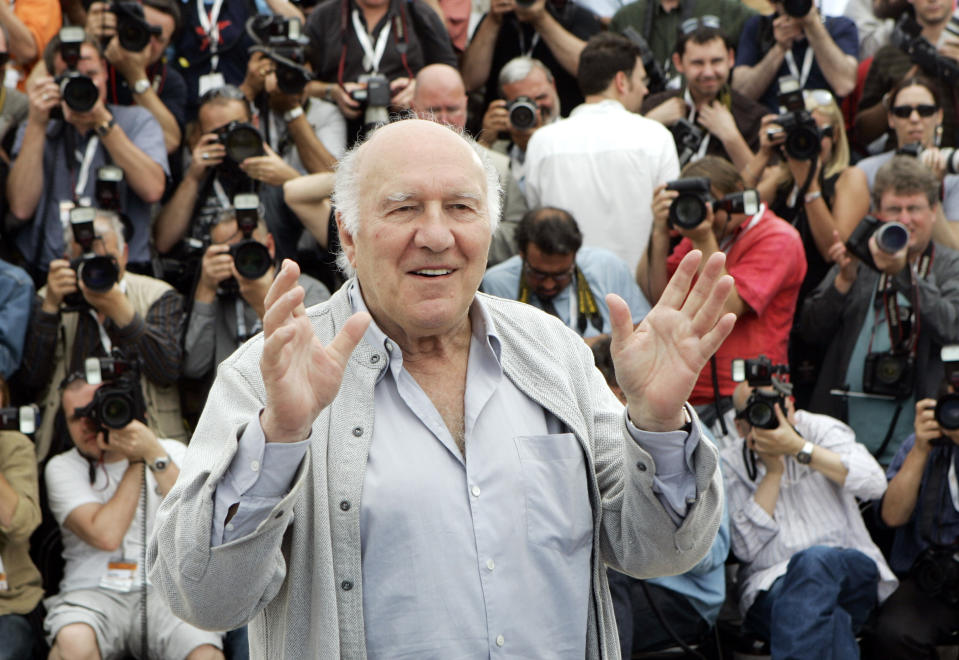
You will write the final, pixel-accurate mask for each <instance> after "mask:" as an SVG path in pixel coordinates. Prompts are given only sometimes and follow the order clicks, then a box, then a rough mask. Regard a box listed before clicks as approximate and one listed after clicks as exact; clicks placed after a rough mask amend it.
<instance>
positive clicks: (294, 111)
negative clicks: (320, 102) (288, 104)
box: [283, 105, 303, 124]
mask: <svg viewBox="0 0 959 660" xmlns="http://www.w3.org/2000/svg"><path fill="white" fill-rule="evenodd" d="M302 116H303V106H302V105H298V106H296V107H295V108H290V109H289V110H287V111H286V112H284V113H283V121H285V122H286V123H287V124H289V123H290V122H291V121H293V120H294V119H296V118H297V117H302Z"/></svg>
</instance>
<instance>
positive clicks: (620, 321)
mask: <svg viewBox="0 0 959 660" xmlns="http://www.w3.org/2000/svg"><path fill="white" fill-rule="evenodd" d="M606 305H607V306H608V307H609V325H610V330H611V332H610V335H611V340H612V345H613V346H619V345H621V344H622V343H623V342H624V341H626V340H627V339H628V338H629V336H630V335H631V334H632V332H633V315H632V313H631V312H630V311H629V305H627V304H626V301H625V300H623V299H622V298H620V297H619V296H618V295H616V294H615V293H608V294H606Z"/></svg>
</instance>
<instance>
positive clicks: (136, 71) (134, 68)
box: [103, 37, 150, 86]
mask: <svg viewBox="0 0 959 660" xmlns="http://www.w3.org/2000/svg"><path fill="white" fill-rule="evenodd" d="M103 54H104V56H106V58H107V61H108V62H109V63H110V64H112V65H113V66H114V68H115V69H116V70H117V71H119V72H120V75H121V76H123V78H124V79H125V80H126V81H127V82H128V83H129V84H130V85H131V86H132V85H133V83H135V82H136V81H138V80H143V79H145V78H146V77H147V65H149V64H150V45H149V44H147V45H146V46H145V47H144V48H143V50H141V51H140V52H134V51H131V50H126V49H125V48H123V47H122V46H121V45H120V40H119V39H118V38H117V37H113V38H112V39H110V43H109V44H107V49H106V50H105V51H104V53H103Z"/></svg>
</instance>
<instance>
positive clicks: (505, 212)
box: [413, 64, 528, 266]
mask: <svg viewBox="0 0 959 660" xmlns="http://www.w3.org/2000/svg"><path fill="white" fill-rule="evenodd" d="M415 82H416V91H415V92H414V94H413V111H414V112H416V116H417V117H419V118H420V119H430V120H432V121H437V122H439V123H441V124H447V125H449V126H452V127H453V128H457V129H459V130H463V128H465V126H466V87H465V86H464V85H463V77H462V76H460V72H459V71H457V70H456V69H455V68H453V67H451V66H450V65H449V64H430V65H429V66H425V67H423V68H422V69H421V70H420V72H419V73H418V74H416V81H415ZM484 155H485V156H486V157H487V158H489V160H491V161H492V163H493V166H494V167H495V168H496V173H497V175H498V176H499V183H500V187H501V188H503V190H504V193H505V194H504V198H503V206H502V216H501V218H500V220H501V221H505V222H501V223H500V225H499V229H498V230H497V232H496V234H494V235H493V242H492V243H491V244H490V253H489V265H490V266H492V265H495V264H498V263H499V262H501V261H504V260H506V259H509V258H510V257H511V256H513V255H514V254H516V239H515V234H516V225H517V223H519V221H520V219H521V218H522V217H523V215H524V214H525V213H526V211H527V210H528V207H527V206H526V198H525V197H523V193H522V192H520V189H519V185H518V183H517V181H516V179H515V177H513V176H512V175H511V174H510V159H509V158H507V157H506V156H505V155H504V154H501V153H497V152H495V151H491V150H489V149H485V147H484Z"/></svg>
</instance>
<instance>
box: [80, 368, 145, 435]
mask: <svg viewBox="0 0 959 660" xmlns="http://www.w3.org/2000/svg"><path fill="white" fill-rule="evenodd" d="M83 367H84V373H85V376H86V381H87V382H88V383H90V384H91V385H100V384H101V383H103V386H102V387H100V388H99V389H98V390H97V391H96V393H94V395H93V400H92V401H90V403H88V404H87V405H85V406H83V407H82V408H77V409H76V410H75V411H74V414H76V415H77V416H78V417H86V418H87V419H90V420H93V422H94V423H95V424H96V425H97V427H98V428H99V429H100V430H106V429H122V428H123V427H125V426H126V425H128V424H129V423H130V422H132V421H133V420H134V419H139V420H141V421H142V420H144V419H146V406H145V405H144V403H143V395H142V393H141V391H140V373H139V372H140V370H139V367H138V365H137V363H136V362H135V361H133V360H128V359H126V358H124V356H123V355H122V354H121V353H120V352H119V351H115V352H114V354H113V356H112V357H108V358H95V357H94V358H87V359H86V360H85V361H84V363H83Z"/></svg>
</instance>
